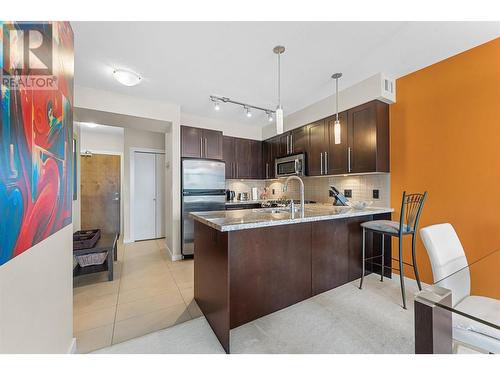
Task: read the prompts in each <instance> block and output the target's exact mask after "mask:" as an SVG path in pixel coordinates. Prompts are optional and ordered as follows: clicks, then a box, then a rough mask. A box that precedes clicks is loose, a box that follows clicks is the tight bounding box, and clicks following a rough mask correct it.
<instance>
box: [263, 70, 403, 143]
mask: <svg viewBox="0 0 500 375" xmlns="http://www.w3.org/2000/svg"><path fill="white" fill-rule="evenodd" d="M384 78H385V75H384V74H382V73H379V74H376V75H374V76H372V77H370V78H367V79H365V80H364V81H361V82H359V83H357V84H356V85H354V86H351V87H348V88H346V89H344V90H342V91H339V112H342V111H345V110H347V109H350V108H353V107H356V106H358V105H360V104H364V103H367V102H369V101H371V100H375V99H378V100H382V101H385V102H389V103H391V102H394V101H393V99H394V96H393V95H388V93H386V92H385V91H384V89H383V86H382V82H383V79H384ZM335 110H336V106H335V95H331V96H328V97H326V98H325V99H323V100H320V101H319V102H316V103H313V104H311V105H309V106H307V107H305V108H303V109H301V110H300V111H297V112H294V113H291V114H289V115H287V116H285V118H284V121H283V128H284V130H285V131H287V130H291V129H295V128H298V127H301V126H303V125H307V124H310V123H311V122H314V121H317V120H320V119H323V118H325V117H328V116H331V115H333V114H335ZM275 135H276V125H275V124H270V125H266V126H264V127H263V128H262V139H268V138H271V137H273V136H275Z"/></svg>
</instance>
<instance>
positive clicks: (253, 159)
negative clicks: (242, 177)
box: [250, 140, 263, 179]
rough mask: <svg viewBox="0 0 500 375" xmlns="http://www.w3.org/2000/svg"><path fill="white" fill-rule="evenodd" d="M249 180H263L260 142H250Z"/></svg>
mask: <svg viewBox="0 0 500 375" xmlns="http://www.w3.org/2000/svg"><path fill="white" fill-rule="evenodd" d="M250 178H255V179H260V178H263V171H262V142H261V141H256V140H250Z"/></svg>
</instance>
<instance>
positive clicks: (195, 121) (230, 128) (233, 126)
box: [181, 112, 262, 141]
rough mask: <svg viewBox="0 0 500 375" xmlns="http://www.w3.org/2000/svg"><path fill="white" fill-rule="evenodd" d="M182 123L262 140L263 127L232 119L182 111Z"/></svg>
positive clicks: (229, 134) (234, 135)
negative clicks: (214, 117) (221, 118)
mask: <svg viewBox="0 0 500 375" xmlns="http://www.w3.org/2000/svg"><path fill="white" fill-rule="evenodd" d="M181 125H186V126H194V127H197V128H204V129H213V130H220V131H222V133H224V135H228V136H231V137H240V138H248V139H256V140H259V141H260V140H262V129H261V127H260V126H251V125H243V124H239V123H235V122H232V121H225V120H218V119H211V118H206V117H200V116H195V115H191V114H189V113H185V112H182V113H181Z"/></svg>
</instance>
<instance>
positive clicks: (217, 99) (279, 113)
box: [210, 46, 285, 134]
mask: <svg viewBox="0 0 500 375" xmlns="http://www.w3.org/2000/svg"><path fill="white" fill-rule="evenodd" d="M273 52H274V53H275V54H277V55H278V106H277V108H276V110H272V109H269V108H263V107H258V106H255V105H252V104H247V103H243V102H239V101H236V100H233V99H230V98H228V97H227V96H218V95H210V100H211V101H212V102H213V103H214V110H216V111H219V110H220V103H231V104H236V105H239V106H242V107H243V109H244V110H245V113H246V116H247V117H252V112H250V108H252V109H255V110H257V111H263V112H265V113H266V115H267V121H269V122H273V121H274V116H273V114H275V116H276V133H277V134H282V133H283V108H282V107H281V60H280V56H281V54H282V53H283V52H285V47H283V46H276V47H274V48H273Z"/></svg>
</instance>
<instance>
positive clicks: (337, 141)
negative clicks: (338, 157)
mask: <svg viewBox="0 0 500 375" xmlns="http://www.w3.org/2000/svg"><path fill="white" fill-rule="evenodd" d="M340 77H342V73H335V74H334V75H332V78H333V79H334V80H335V103H336V104H335V105H336V107H337V108H336V110H335V113H336V114H335V116H336V117H335V123H334V124H333V137H334V140H335V144H336V145H339V144H340V121H339V78H340Z"/></svg>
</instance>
